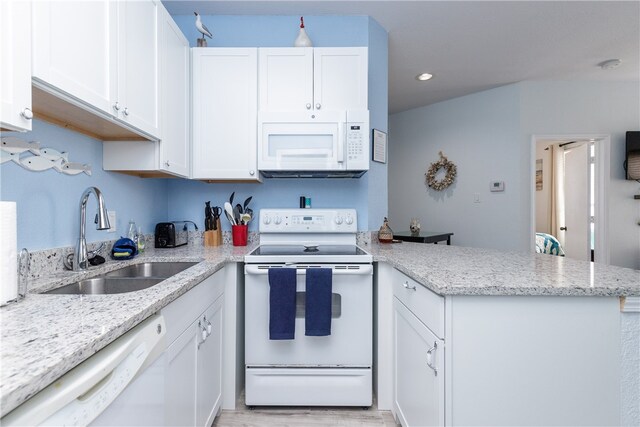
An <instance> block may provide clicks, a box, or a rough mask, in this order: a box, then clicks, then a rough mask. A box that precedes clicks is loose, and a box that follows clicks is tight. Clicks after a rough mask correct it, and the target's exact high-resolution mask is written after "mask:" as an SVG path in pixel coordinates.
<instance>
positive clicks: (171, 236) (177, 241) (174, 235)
mask: <svg viewBox="0 0 640 427" xmlns="http://www.w3.org/2000/svg"><path fill="white" fill-rule="evenodd" d="M176 227H178V230H176ZM179 227H182V228H185V227H186V222H184V221H173V222H159V223H157V224H156V248H177V247H178V246H184V245H186V244H187V232H186V231H182V230H180V229H179Z"/></svg>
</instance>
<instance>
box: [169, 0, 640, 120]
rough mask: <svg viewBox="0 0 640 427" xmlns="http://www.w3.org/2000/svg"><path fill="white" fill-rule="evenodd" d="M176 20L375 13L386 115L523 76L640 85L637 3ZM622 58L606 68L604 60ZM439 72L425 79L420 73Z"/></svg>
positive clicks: (258, 8)
mask: <svg viewBox="0 0 640 427" xmlns="http://www.w3.org/2000/svg"><path fill="white" fill-rule="evenodd" d="M163 4H165V6H166V7H167V9H168V10H169V12H170V13H171V14H173V15H182V14H192V13H193V11H194V10H197V11H199V13H200V14H201V15H209V14H211V15H369V16H371V17H372V18H374V19H375V20H376V21H378V22H379V23H380V24H381V25H382V26H383V27H384V28H385V29H386V30H387V31H388V33H389V113H390V114H392V113H397V112H400V111H405V110H408V109H411V108H415V107H419V106H423V105H429V104H433V103H435V102H439V101H443V100H446V99H451V98H455V97H458V96H462V95H467V94H470V93H474V92H479V91H482V90H486V89H490V88H493V87H497V86H502V85H506V84H510V83H514V82H518V81H523V80H612V81H638V80H640V1H417V0H414V1H338V0H323V1H317V0H315V1H314V0H304V1H274V0H261V1H248V0H235V1H219V0H208V1H206V0H201V1H186V0H164V1H163ZM612 58H619V59H621V60H622V64H621V65H620V66H619V67H617V68H615V69H612V70H602V69H601V68H600V67H598V66H597V64H598V63H600V62H602V61H605V60H607V59H612ZM425 71H427V72H429V73H432V74H434V76H435V77H434V78H433V79H432V80H431V81H428V82H418V81H417V80H415V76H416V75H417V74H419V73H421V72H425Z"/></svg>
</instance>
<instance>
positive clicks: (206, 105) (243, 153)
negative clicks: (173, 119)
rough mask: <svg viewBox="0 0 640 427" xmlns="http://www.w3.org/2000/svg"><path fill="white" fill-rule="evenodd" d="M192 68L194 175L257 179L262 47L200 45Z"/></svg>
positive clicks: (193, 54)
mask: <svg viewBox="0 0 640 427" xmlns="http://www.w3.org/2000/svg"><path fill="white" fill-rule="evenodd" d="M191 72H192V87H191V91H192V92H191V93H192V103H193V104H192V120H193V122H192V123H193V124H192V138H193V139H192V158H191V160H192V178H195V179H219V180H252V181H257V180H258V178H259V174H258V168H257V145H258V141H257V129H256V128H257V117H258V111H257V108H258V88H257V81H258V76H257V73H258V50H257V49H256V48H194V49H192V68H191Z"/></svg>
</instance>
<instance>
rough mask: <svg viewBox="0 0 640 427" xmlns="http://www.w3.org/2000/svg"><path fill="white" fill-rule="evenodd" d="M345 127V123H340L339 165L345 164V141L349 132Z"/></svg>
mask: <svg viewBox="0 0 640 427" xmlns="http://www.w3.org/2000/svg"><path fill="white" fill-rule="evenodd" d="M345 127H346V126H345V123H343V122H339V123H338V135H337V137H338V156H337V157H338V163H344V141H345V139H346V137H347V130H346V129H345Z"/></svg>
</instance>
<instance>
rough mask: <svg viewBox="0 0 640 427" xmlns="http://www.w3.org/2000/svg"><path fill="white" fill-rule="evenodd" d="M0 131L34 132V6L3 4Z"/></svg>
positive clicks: (0, 7)
mask: <svg viewBox="0 0 640 427" xmlns="http://www.w3.org/2000/svg"><path fill="white" fill-rule="evenodd" d="M0 58H2V71H1V72H0V73H1V74H2V79H0V128H2V129H7V130H18V131H28V130H31V119H32V118H33V113H32V111H31V2H30V1H8V0H3V1H0Z"/></svg>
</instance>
